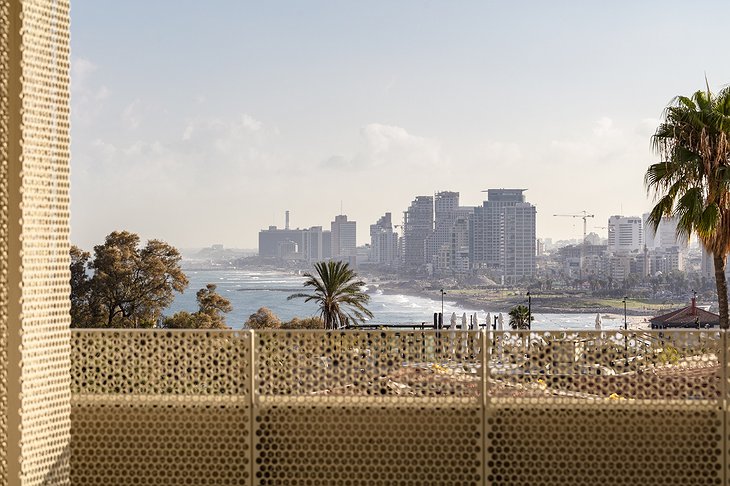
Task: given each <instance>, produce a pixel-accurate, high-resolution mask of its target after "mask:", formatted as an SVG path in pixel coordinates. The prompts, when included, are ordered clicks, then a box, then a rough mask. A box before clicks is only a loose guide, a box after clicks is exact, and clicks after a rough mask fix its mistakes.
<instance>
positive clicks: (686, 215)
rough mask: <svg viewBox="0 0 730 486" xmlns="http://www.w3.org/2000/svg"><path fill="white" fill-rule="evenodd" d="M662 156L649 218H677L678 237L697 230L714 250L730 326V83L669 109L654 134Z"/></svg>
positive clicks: (724, 321)
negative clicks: (729, 276)
mask: <svg viewBox="0 0 730 486" xmlns="http://www.w3.org/2000/svg"><path fill="white" fill-rule="evenodd" d="M651 141H652V148H653V149H654V151H655V152H656V153H657V154H658V155H659V157H660V158H661V161H660V162H658V163H656V164H652V165H650V166H649V168H648V169H647V171H646V175H645V178H644V182H645V184H646V187H647V190H649V191H650V192H653V193H654V198H655V201H656V205H655V206H654V208H653V209H652V211H651V214H650V216H649V223H650V224H651V225H652V226H653V227H654V230H656V229H657V228H658V226H659V222H660V221H661V219H662V217H664V216H673V217H676V218H677V221H678V223H677V236H678V237H684V238H688V237H689V235H690V234H691V233H693V232H694V233H697V236H698V238H699V240H700V241H701V242H702V244H703V246H704V247H705V248H706V249H707V251H708V252H710V253H711V254H712V257H713V261H714V264H715V283H716V287H717V300H718V304H719V307H720V327H721V328H723V329H727V328H728V295H727V281H726V279H725V264H726V258H727V254H728V253H729V252H730V190H729V188H730V88H725V89H723V90H722V91H720V92H719V93H718V94H713V93H712V92H711V91H710V88H709V86H708V87H707V91H697V92H695V93H694V94H693V95H692V96H690V97H686V96H678V97H676V98H675V99H674V100H673V101H672V103H671V104H670V105H669V106H668V107H667V109H666V110H665V111H664V117H663V121H662V122H661V124H660V125H659V127H658V128H657V130H656V133H654V135H653V136H652V140H651Z"/></svg>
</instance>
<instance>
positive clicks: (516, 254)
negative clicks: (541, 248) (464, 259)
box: [470, 189, 537, 283]
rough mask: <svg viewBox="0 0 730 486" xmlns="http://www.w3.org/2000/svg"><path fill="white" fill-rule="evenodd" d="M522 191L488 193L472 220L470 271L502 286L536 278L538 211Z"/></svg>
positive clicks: (501, 190)
mask: <svg viewBox="0 0 730 486" xmlns="http://www.w3.org/2000/svg"><path fill="white" fill-rule="evenodd" d="M524 191H525V189H489V190H488V191H487V200H486V201H484V203H483V205H482V206H478V207H476V208H475V209H474V215H473V216H472V218H471V220H470V221H471V224H470V227H471V228H470V234H471V252H470V259H471V265H472V268H475V269H485V270H487V271H488V272H489V274H490V275H492V276H493V277H500V278H501V279H502V280H504V281H505V283H515V282H517V281H519V280H520V279H522V278H523V277H530V276H533V275H534V274H535V265H536V264H535V254H536V244H537V243H536V241H537V240H536V234H535V233H536V232H535V226H536V224H535V223H536V214H537V209H536V208H535V206H533V205H532V204H530V203H528V202H526V201H525V196H524V194H523V193H524Z"/></svg>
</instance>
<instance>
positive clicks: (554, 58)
mask: <svg viewBox="0 0 730 486" xmlns="http://www.w3.org/2000/svg"><path fill="white" fill-rule="evenodd" d="M728 18H730V2H728V1H726V0H725V1H717V2H686V1H682V2H680V1H677V2H673V1H668V0H661V1H611V2H607V1H600V2H599V1H587V0H580V1H571V2H568V1H564V2H559V1H534V2H520V1H509V2H508V1H503V2H487V1H474V2H468V1H439V2H436V1H433V2H428V1H419V2H417V1H392V0H390V1H375V0H368V1H358V2H354V1H353V2H346V1H334V0H333V1H329V2H317V1H306V2H305V1H291V2H277V1H261V2H257V3H248V2H246V3H244V2H240V1H235V2H234V1H231V2H226V1H215V0H211V1H206V2H201V1H182V0H175V1H150V0H144V1H132V0H124V1H119V0H115V1H102V0H74V1H73V4H72V47H73V50H72V59H73V64H72V65H73V67H72V80H73V83H72V110H73V111H72V122H73V126H72V137H73V144H72V215H73V216H72V241H73V242H74V243H76V244H78V245H81V246H82V247H84V248H88V249H90V248H91V247H92V246H93V245H94V244H97V243H99V242H101V241H102V239H103V237H104V236H105V235H106V234H108V233H109V232H110V231H112V230H115V229H128V230H131V231H135V232H138V233H140V235H141V236H142V237H143V238H161V239H164V240H166V241H168V242H170V243H171V244H173V245H176V246H178V247H194V246H208V245H210V244H213V243H223V244H225V245H226V246H233V247H246V248H255V247H256V246H257V241H258V240H257V234H258V230H259V229H260V228H264V227H266V226H268V225H270V224H277V225H279V226H283V224H284V211H285V210H286V209H290V210H291V214H292V226H299V227H308V226H315V225H321V226H326V227H328V226H329V223H330V221H331V220H332V219H333V217H334V216H335V215H336V214H338V213H339V210H340V202H342V205H343V208H344V212H345V213H346V214H347V215H348V216H349V217H350V219H354V220H356V221H357V223H358V242H359V243H365V242H367V241H368V239H369V236H368V226H369V225H370V224H372V223H374V222H375V221H376V219H377V218H378V217H379V216H380V215H382V214H383V213H385V212H388V211H389V212H392V213H393V216H394V219H395V220H397V221H400V220H401V217H402V212H403V211H404V210H405V209H406V207H407V206H408V204H409V202H410V201H411V200H412V199H413V197H414V196H415V195H420V194H432V193H433V192H434V191H437V190H454V191H459V192H460V193H461V199H462V203H463V204H469V205H477V204H481V201H482V200H483V199H484V196H485V195H484V194H482V193H481V192H480V191H482V190H484V189H487V188H495V187H505V188H512V187H521V188H527V189H528V191H527V193H526V194H527V198H528V200H529V201H530V202H531V203H533V204H535V205H536V206H537V210H538V220H537V232H538V236H539V237H552V238H553V239H560V238H576V237H580V236H581V235H582V222H581V221H580V220H579V219H570V218H556V217H553V216H552V215H553V214H554V213H575V212H578V211H581V210H584V209H585V210H587V211H589V212H591V213H595V214H596V216H597V217H596V219H594V220H592V221H589V231H591V230H593V231H596V232H598V233H599V234H601V235H605V231H606V230H605V229H599V228H594V227H600V226H606V222H607V219H608V216H610V215H611V214H622V213H623V214H626V215H638V214H641V213H642V212H645V211H647V209H648V207H649V205H650V203H651V201H650V200H649V199H648V198H647V195H646V191H645V190H644V187H643V174H644V171H645V170H646V167H647V166H648V164H649V163H651V162H653V161H655V160H656V158H655V156H653V155H652V154H651V152H650V150H649V136H650V135H651V134H652V133H653V131H654V129H655V128H656V125H657V122H658V119H659V117H660V116H661V113H662V110H663V108H664V107H665V106H666V104H667V103H668V102H669V101H670V100H671V99H672V97H674V96H675V95H677V94H690V93H691V92H693V91H695V90H697V89H700V88H703V86H704V73H705V72H706V73H707V77H708V78H709V82H710V86H711V87H712V89H713V90H717V89H719V88H721V87H722V86H725V85H726V84H728V83H730V62H729V58H728V54H727V52H728V51H727V45H728V41H727V33H728V30H727V19H728Z"/></svg>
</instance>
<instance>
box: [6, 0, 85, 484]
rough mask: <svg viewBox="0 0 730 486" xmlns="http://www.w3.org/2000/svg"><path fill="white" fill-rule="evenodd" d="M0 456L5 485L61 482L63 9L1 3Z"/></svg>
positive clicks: (54, 0) (65, 192) (65, 450)
mask: <svg viewBox="0 0 730 486" xmlns="http://www.w3.org/2000/svg"><path fill="white" fill-rule="evenodd" d="M0 16H1V17H2V27H0V29H2V30H0V37H1V40H2V48H1V49H0V51H1V52H2V54H1V55H0V62H1V63H2V74H0V76H1V77H0V82H1V84H2V88H1V89H2V120H1V123H0V126H2V133H0V137H2V143H0V146H1V147H2V149H1V150H2V152H0V156H1V157H2V161H1V162H0V166H1V167H2V168H1V169H0V170H1V174H2V183H1V184H2V193H1V194H2V196H1V197H2V221H1V224H2V228H3V233H2V244H1V245H0V259H1V260H2V263H1V264H0V272H1V273H2V278H3V280H2V286H1V287H2V291H1V292H0V299H2V309H3V310H2V312H3V314H2V315H0V332H2V343H3V365H2V366H0V368H1V369H2V370H3V375H2V381H3V388H2V389H1V390H0V392H1V393H2V398H3V400H2V407H3V412H4V413H3V423H2V432H0V433H1V434H2V436H3V440H2V444H3V447H4V448H6V449H5V450H4V451H3V454H2V460H1V461H0V467H1V468H2V472H3V474H2V476H3V478H4V481H7V482H8V483H9V484H23V485H35V484H67V483H68V478H69V476H68V475H69V454H70V450H69V441H70V397H71V394H70V386H69V385H70V377H69V373H68V370H69V369H70V346H69V324H70V318H69V306H70V304H69V294H70V287H69V277H70V273H69V243H68V238H69V4H68V1H64V0H34V1H22V0H0Z"/></svg>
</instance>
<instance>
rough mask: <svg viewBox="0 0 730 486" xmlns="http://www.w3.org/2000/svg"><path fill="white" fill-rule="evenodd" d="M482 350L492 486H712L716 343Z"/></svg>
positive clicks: (535, 336)
mask: <svg viewBox="0 0 730 486" xmlns="http://www.w3.org/2000/svg"><path fill="white" fill-rule="evenodd" d="M488 346H489V348H490V352H491V356H490V359H489V381H488V386H487V389H488V396H487V399H488V405H487V409H486V414H487V419H486V423H487V434H486V437H487V444H488V450H487V468H488V472H487V479H488V481H489V482H490V483H491V484H495V485H498V484H499V485H512V486H514V485H539V484H543V485H553V484H585V485H593V484H616V485H618V484H623V485H635V484H664V485H666V484H676V485H686V484H708V485H709V484H713V485H719V484H723V481H724V478H723V453H722V451H723V433H724V432H723V428H724V422H723V415H722V413H723V412H722V410H723V401H722V395H723V391H722V390H723V384H722V382H723V371H722V367H721V366H720V362H721V360H722V359H723V358H722V355H723V336H722V335H721V334H720V333H719V332H712V331H709V332H701V333H700V332H686V331H674V332H664V333H658V332H628V333H623V332H604V333H595V332H590V333H561V332H538V333H536V332H533V333H531V334H530V333H519V332H505V333H496V334H494V338H493V339H492V340H491V341H490V342H489V345H488Z"/></svg>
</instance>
